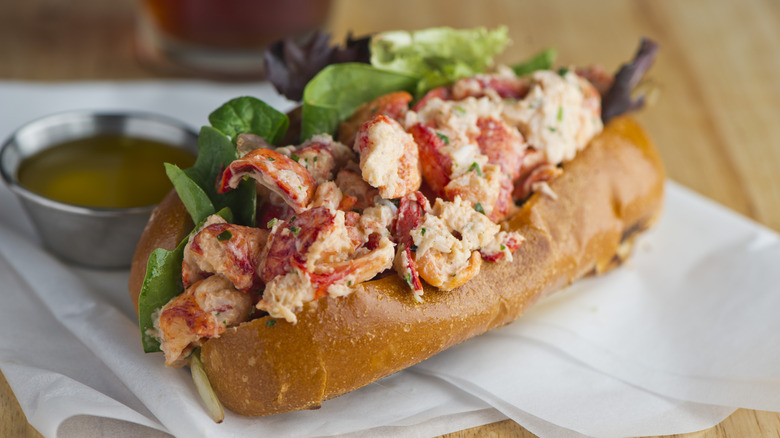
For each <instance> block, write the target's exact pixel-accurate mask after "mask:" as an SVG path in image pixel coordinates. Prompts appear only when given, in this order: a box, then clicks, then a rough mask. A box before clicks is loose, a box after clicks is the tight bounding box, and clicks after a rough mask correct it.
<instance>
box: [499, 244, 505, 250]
mask: <svg viewBox="0 0 780 438" xmlns="http://www.w3.org/2000/svg"><path fill="white" fill-rule="evenodd" d="M499 248H501V251H506V245H504V244H503V243H502V244H501V246H500V247H499Z"/></svg>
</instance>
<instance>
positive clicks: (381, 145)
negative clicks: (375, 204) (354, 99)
mask: <svg viewBox="0 0 780 438" xmlns="http://www.w3.org/2000/svg"><path fill="white" fill-rule="evenodd" d="M355 149H357V150H358V152H359V153H360V170H361V172H362V174H363V179H364V180H365V181H366V182H368V184H370V185H371V186H372V187H376V188H377V189H379V195H380V196H382V198H385V199H395V198H400V197H402V196H405V195H407V194H409V193H412V192H414V191H416V190H417V189H419V188H420V184H422V175H421V171H420V157H419V154H418V150H417V143H416V142H415V141H414V138H413V137H412V136H411V135H410V134H408V133H407V132H406V130H404V128H403V126H401V124H400V123H398V122H397V121H395V120H394V119H391V118H389V117H388V116H386V115H381V114H380V115H378V116H376V117H374V118H373V119H371V120H369V121H368V122H366V123H364V124H363V125H362V126H361V127H360V130H359V131H358V134H357V138H356V139H355Z"/></svg>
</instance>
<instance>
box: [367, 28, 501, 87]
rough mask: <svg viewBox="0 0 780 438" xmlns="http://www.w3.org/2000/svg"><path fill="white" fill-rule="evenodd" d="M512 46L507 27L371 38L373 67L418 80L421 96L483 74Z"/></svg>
mask: <svg viewBox="0 0 780 438" xmlns="http://www.w3.org/2000/svg"><path fill="white" fill-rule="evenodd" d="M507 44H509V37H508V33H507V28H506V27H503V26H502V27H499V28H496V29H494V30H487V29H485V28H482V27H480V28H475V29H452V28H449V27H436V28H431V29H424V30H419V31H414V32H406V31H393V32H384V33H380V34H378V35H375V36H374V37H372V38H371V65H373V66H375V67H377V68H380V69H383V70H389V71H394V72H398V73H403V74H407V75H411V76H414V77H417V78H418V79H419V80H420V81H419V83H418V85H417V90H416V91H417V95H418V96H421V95H422V94H423V93H425V92H426V91H428V90H430V89H432V88H435V87H438V86H441V85H445V84H448V83H451V82H453V81H455V80H457V79H460V78H464V77H467V76H473V75H475V74H477V73H482V72H484V71H485V69H486V68H487V67H489V66H490V65H492V63H493V57H494V56H495V55H497V54H499V53H501V52H502V51H503V50H504V49H505V48H506V46H507Z"/></svg>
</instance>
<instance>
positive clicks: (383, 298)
mask: <svg viewBox="0 0 780 438" xmlns="http://www.w3.org/2000/svg"><path fill="white" fill-rule="evenodd" d="M664 179H665V175H664V171H663V166H662V163H661V159H660V157H659V155H658V152H657V151H656V149H655V148H654V147H653V145H652V144H651V142H650V140H649V138H648V137H647V135H646V134H645V132H644V131H643V130H642V128H641V127H640V126H639V125H638V123H637V122H636V121H635V120H634V119H632V118H630V117H620V118H615V119H613V120H612V121H611V122H610V123H609V124H608V125H607V126H606V128H605V130H604V132H603V133H602V134H600V135H599V136H598V137H596V138H595V139H594V140H593V141H592V142H591V144H590V145H589V146H588V147H587V148H586V149H585V150H584V151H582V152H581V153H580V154H579V155H578V156H577V157H576V158H575V159H574V160H572V161H571V162H568V163H566V164H565V165H564V173H563V175H562V176H560V177H559V178H557V179H555V180H553V181H552V182H551V183H550V188H551V189H552V191H553V192H554V193H555V194H556V195H557V199H553V198H551V197H549V196H546V195H543V194H541V193H536V194H534V195H533V196H532V197H531V198H530V199H529V200H528V201H527V202H526V203H525V204H524V205H523V206H522V208H521V210H520V212H519V213H518V214H517V215H515V216H514V217H513V218H511V220H509V221H508V222H507V223H506V224H505V226H506V227H507V228H508V229H512V230H516V231H518V232H520V233H521V234H522V235H523V236H524V237H525V238H526V241H525V242H524V243H523V244H522V245H521V246H520V248H519V249H518V250H517V251H516V252H515V254H514V261H513V262H511V263H484V264H483V265H482V271H481V272H480V273H479V274H478V275H477V276H476V277H475V278H474V279H473V280H471V281H470V282H468V283H467V284H465V285H464V286H461V287H459V288H457V289H455V290H452V291H449V292H441V291H438V290H435V289H433V288H430V287H427V286H426V289H425V294H424V296H423V299H424V302H423V303H416V302H415V301H414V300H413V298H412V296H411V295H412V294H411V293H410V292H409V291H408V289H407V288H406V287H405V285H403V284H402V282H401V280H399V279H398V278H397V276H387V277H384V278H382V279H379V280H375V281H370V282H367V283H364V284H363V285H362V286H361V287H360V288H358V289H357V290H356V291H355V292H354V293H353V294H351V295H349V296H347V297H343V298H330V297H326V298H323V299H320V300H317V301H314V302H311V303H308V304H306V305H305V306H304V308H303V310H302V311H301V312H300V313H299V314H298V322H297V324H296V325H292V324H289V323H287V322H285V321H283V320H272V319H271V318H268V317H265V318H260V319H256V320H253V321H250V322H247V323H244V324H242V325H240V326H238V327H235V328H231V329H228V330H227V332H225V333H224V334H223V335H222V336H221V337H220V338H217V339H212V340H209V341H207V342H206V343H205V344H204V345H203V347H202V350H201V357H202V360H203V362H204V366H205V370H206V373H207V375H208V377H209V380H210V381H211V384H212V386H213V388H214V390H215V392H216V394H217V395H218V397H219V398H220V400H221V401H222V402H223V403H224V405H225V406H226V407H228V408H229V409H231V410H233V411H235V412H237V413H239V414H242V415H270V414H276V413H282V412H287V411H291V410H297V409H305V408H316V407H318V406H319V405H320V404H321V402H322V401H323V400H326V399H329V398H333V397H336V396H339V395H341V394H344V393H347V392H349V391H352V390H354V389H357V388H359V387H361V386H364V385H367V384H369V383H371V382H374V381H376V380H377V379H380V378H382V377H385V376H388V375H390V374H393V373H395V372H397V371H399V370H402V369H404V368H407V367H409V366H411V365H414V364H416V363H419V362H421V361H423V360H425V359H427V358H429V357H431V356H432V355H434V354H436V353H438V352H440V351H443V350H445V349H447V348H448V347H451V346H453V345H455V344H458V343H460V342H463V341H464V340H466V339H469V338H471V337H474V336H476V335H479V334H481V333H484V332H486V331H487V330H490V329H492V328H495V327H498V326H501V325H504V324H507V323H509V322H511V321H513V320H514V319H516V318H517V317H518V316H520V315H521V314H522V313H523V312H524V311H525V310H526V309H527V308H528V307H529V306H530V305H532V304H533V303H535V302H536V301H537V300H539V299H540V298H541V297H543V296H545V295H547V294H549V293H552V292H554V291H556V290H559V289H561V288H563V287H564V286H566V285H568V284H570V283H572V282H574V281H575V280H577V279H578V278H581V277H583V276H585V275H588V274H591V273H601V272H604V271H606V270H607V269H609V268H610V267H612V266H614V265H615V261H616V260H618V261H619V260H620V259H622V257H623V256H624V255H625V248H626V246H627V245H628V244H630V242H631V241H632V239H633V237H634V236H635V235H636V233H637V232H638V231H642V230H644V229H646V228H648V227H649V226H650V225H652V224H653V223H654V222H655V220H656V219H657V218H658V215H659V213H660V211H661V208H662V203H663V188H664ZM148 231H149V232H150V233H154V232H156V231H155V230H154V229H152V230H148ZM616 257H618V258H617V259H616ZM143 259H144V260H145V257H144V258H143ZM139 289H140V288H139ZM135 294H136V296H137V294H138V292H137V291H136V292H135Z"/></svg>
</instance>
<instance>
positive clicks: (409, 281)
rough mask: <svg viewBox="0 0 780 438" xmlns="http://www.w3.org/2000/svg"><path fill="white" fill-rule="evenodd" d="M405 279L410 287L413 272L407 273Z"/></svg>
mask: <svg viewBox="0 0 780 438" xmlns="http://www.w3.org/2000/svg"><path fill="white" fill-rule="evenodd" d="M404 279H405V280H406V284H408V285H409V287H412V274H406V276H405V277H404Z"/></svg>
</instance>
